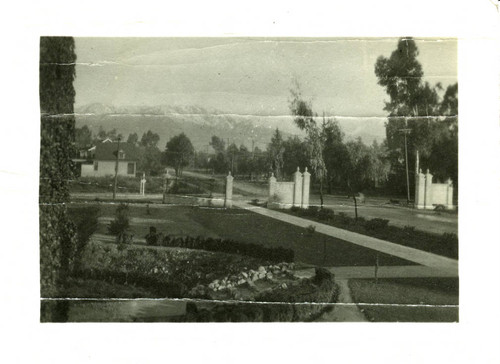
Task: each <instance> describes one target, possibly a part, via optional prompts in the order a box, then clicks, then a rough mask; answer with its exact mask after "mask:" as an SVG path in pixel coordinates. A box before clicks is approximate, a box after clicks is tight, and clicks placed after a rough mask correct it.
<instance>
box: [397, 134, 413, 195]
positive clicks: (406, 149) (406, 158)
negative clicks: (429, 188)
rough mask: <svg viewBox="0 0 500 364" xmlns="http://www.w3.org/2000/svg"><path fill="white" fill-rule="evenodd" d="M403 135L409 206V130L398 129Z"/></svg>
mask: <svg viewBox="0 0 500 364" xmlns="http://www.w3.org/2000/svg"><path fill="white" fill-rule="evenodd" d="M399 131H400V132H401V133H403V134H404V135H405V164H406V193H407V196H406V203H407V205H409V204H410V174H409V173H408V146H407V140H406V136H407V135H408V134H409V133H410V132H411V129H399Z"/></svg>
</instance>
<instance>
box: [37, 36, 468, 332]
mask: <svg viewBox="0 0 500 364" xmlns="http://www.w3.org/2000/svg"><path fill="white" fill-rule="evenodd" d="M457 47H458V40H457V39H456V38H446V37H435V38H428V37H426V38H420V37H415V36H407V35H404V34H402V35H401V36H400V37H382V38H375V37H372V38H369V37H365V38H361V37H357V38H355V37H353V38H340V37H339V38H324V37H316V38H291V37H275V38H274V37H190V38H188V37H142V38H133V37H114V38H106V37H69V36H57V37H56V36H42V37H40V42H39V77H40V79H39V82H40V89H39V92H40V110H41V117H40V119H41V125H40V128H41V134H40V138H41V139H40V145H41V148H40V180H39V213H40V216H39V221H40V242H39V243H40V321H41V322H103V323H106V322H176V323H180V322H198V323H206V322H367V323H369V322H459V277H458V240H459V239H458V209H459V202H460V201H459V199H458V189H459V185H458V182H459V181H458V104H459V102H458V90H459V85H458V75H457Z"/></svg>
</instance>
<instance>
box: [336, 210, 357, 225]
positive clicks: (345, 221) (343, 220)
mask: <svg viewBox="0 0 500 364" xmlns="http://www.w3.org/2000/svg"><path fill="white" fill-rule="evenodd" d="M335 221H336V222H338V223H339V224H340V225H347V226H349V225H353V224H354V222H355V221H354V219H353V218H352V217H350V216H347V214H346V213H345V212H339V214H338V217H337V219H336V220H335Z"/></svg>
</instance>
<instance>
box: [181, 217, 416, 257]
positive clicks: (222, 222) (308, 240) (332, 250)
mask: <svg viewBox="0 0 500 364" xmlns="http://www.w3.org/2000/svg"><path fill="white" fill-rule="evenodd" d="M179 209H180V210H182V208H179ZM189 216H190V217H191V219H192V221H195V222H196V223H198V224H200V225H202V226H203V227H205V228H206V229H209V230H210V231H212V232H213V233H215V234H217V235H218V236H220V237H223V238H226V239H232V240H235V241H240V242H245V243H253V244H261V245H265V246H269V247H278V246H282V247H284V248H289V249H293V250H294V251H295V261H296V262H302V263H307V264H313V265H319V266H321V265H324V266H355V265H358V266H362V265H374V264H375V261H376V255H377V252H376V251H374V250H371V249H367V248H363V247H359V246H357V245H354V244H351V243H348V242H345V241H342V240H339V239H335V238H332V237H330V236H327V235H323V234H320V233H316V232H315V233H312V234H311V233H308V232H307V231H306V229H303V228H300V227H298V226H295V225H292V224H288V223H285V222H281V221H277V220H274V219H271V218H267V217H265V216H261V215H258V214H255V213H253V212H251V211H248V210H243V209H231V210H223V209H203V208H194V209H190V214H189ZM379 264H380V265H411V264H413V263H411V262H408V261H406V260H403V259H399V258H396V257H392V256H390V255H387V254H382V253H380V255H379Z"/></svg>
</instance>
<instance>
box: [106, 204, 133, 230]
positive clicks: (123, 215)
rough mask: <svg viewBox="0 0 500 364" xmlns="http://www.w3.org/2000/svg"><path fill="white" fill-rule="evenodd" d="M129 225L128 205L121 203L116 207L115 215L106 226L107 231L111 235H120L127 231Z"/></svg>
mask: <svg viewBox="0 0 500 364" xmlns="http://www.w3.org/2000/svg"><path fill="white" fill-rule="evenodd" d="M129 227H130V218H129V210H128V205H126V204H124V203H121V204H120V205H118V207H117V208H116V216H115V219H114V220H113V221H111V223H110V224H109V226H108V231H109V233H110V234H111V235H115V236H117V237H119V236H122V235H123V234H124V233H126V232H127V231H128V229H129Z"/></svg>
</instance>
